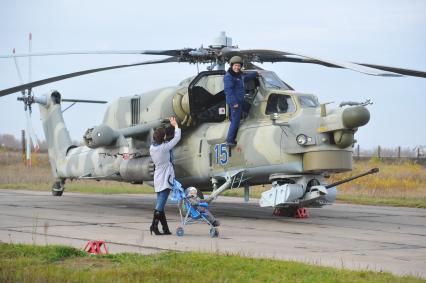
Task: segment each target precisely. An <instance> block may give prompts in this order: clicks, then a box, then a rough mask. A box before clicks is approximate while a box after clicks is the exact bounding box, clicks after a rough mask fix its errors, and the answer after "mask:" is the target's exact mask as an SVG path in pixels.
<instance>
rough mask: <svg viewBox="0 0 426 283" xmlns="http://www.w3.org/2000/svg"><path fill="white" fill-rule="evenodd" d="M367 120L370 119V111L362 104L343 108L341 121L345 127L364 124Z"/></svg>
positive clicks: (349, 127)
mask: <svg viewBox="0 0 426 283" xmlns="http://www.w3.org/2000/svg"><path fill="white" fill-rule="evenodd" d="M368 121H370V111H368V109H367V108H366V107H364V106H355V107H350V108H346V109H345V110H343V113H342V122H343V126H344V127H345V128H347V129H354V128H358V127H361V126H364V125H366V124H367V123H368Z"/></svg>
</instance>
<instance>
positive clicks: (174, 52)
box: [0, 48, 195, 58]
mask: <svg viewBox="0 0 426 283" xmlns="http://www.w3.org/2000/svg"><path fill="white" fill-rule="evenodd" d="M192 50H195V49H191V48H184V49H170V50H98V51H58V52H33V53H21V54H10V55H9V54H8V55H0V58H17V57H35V56H58V55H87V54H92V55H101V54H145V55H166V56H179V55H182V54H184V53H187V52H189V51H192Z"/></svg>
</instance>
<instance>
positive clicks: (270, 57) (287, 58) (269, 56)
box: [222, 47, 401, 77]
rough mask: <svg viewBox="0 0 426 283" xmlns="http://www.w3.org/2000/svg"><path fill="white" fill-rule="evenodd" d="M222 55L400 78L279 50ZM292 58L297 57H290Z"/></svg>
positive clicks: (234, 51) (230, 50)
mask: <svg viewBox="0 0 426 283" xmlns="http://www.w3.org/2000/svg"><path fill="white" fill-rule="evenodd" d="M222 54H223V55H224V56H225V58H226V59H229V58H230V57H231V56H234V55H238V54H239V55H242V56H244V57H246V58H247V59H248V60H249V61H254V62H260V63H264V62H272V63H273V62H295V63H311V64H320V65H324V66H326V67H333V68H343V69H349V70H352V71H356V72H360V73H364V74H367V75H373V76H383V77H400V76H401V74H399V73H394V72H389V71H386V70H384V69H379V68H377V69H376V68H374V67H369V66H367V65H360V64H357V63H351V62H344V61H337V60H329V59H321V58H317V57H313V56H310V55H303V54H300V53H294V52H283V51H279V50H267V49H247V50H239V49H234V48H226V47H225V48H224V49H223V50H222ZM292 56H297V57H296V58H295V57H292Z"/></svg>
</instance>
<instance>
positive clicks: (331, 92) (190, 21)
mask: <svg viewBox="0 0 426 283" xmlns="http://www.w3.org/2000/svg"><path fill="white" fill-rule="evenodd" d="M295 2H296V1H149V3H148V1H105V0H102V1H100V0H99V1H98V0H96V1H94V0H91V1H65V0H63V1H53V0H51V1H47V0H44V1H43V0H39V1H30V0H28V1H24V0H1V1H0V54H10V53H11V52H12V48H16V50H17V52H18V53H26V52H27V51H28V33H29V32H32V34H33V44H32V47H33V51H34V52H48V51H78V50H110V49H117V50H125V49H129V50H135V49H171V48H183V47H192V48H196V47H199V46H201V44H204V46H207V45H209V44H210V43H211V41H212V39H213V38H214V37H216V36H218V34H219V33H220V31H226V32H227V35H228V36H231V37H232V39H233V43H234V44H235V45H238V46H239V47H240V48H242V49H248V48H264V49H278V50H283V51H286V50H287V51H294V52H300V53H302V54H309V55H313V56H317V57H320V58H331V59H337V60H345V61H353V62H363V63H372V64H381V65H389V66H397V67H404V68H412V69H418V70H422V71H426V28H425V27H426V1H423V0H419V1H414V0H410V1H400V0H398V1H390V0H384V1H359V0H357V1H338V0H336V1H297V3H295ZM256 3H258V4H256ZM154 58H156V57H148V56H141V55H138V56H137V55H73V56H52V57H44V58H39V57H38V58H33V59H32V80H38V79H43V78H47V77H50V76H56V75H60V74H65V73H69V72H74V71H78V70H82V69H90V68H95V67H102V66H108V65H115V64H125V63H135V62H139V61H144V60H148V59H154ZM19 65H20V68H21V71H22V73H23V76H24V80H28V61H27V60H25V59H20V60H19ZM203 68H204V67H203ZM263 68H266V69H270V70H273V71H275V72H276V73H277V74H278V75H279V76H280V77H281V78H282V79H283V80H284V81H286V82H287V83H288V84H290V85H291V86H292V87H293V88H295V89H296V90H298V91H301V92H307V93H313V94H315V95H317V96H318V97H319V100H320V102H335V103H334V104H332V105H331V106H335V107H337V106H338V104H339V103H340V102H341V101H347V100H351V101H364V100H366V99H371V100H372V101H373V102H374V105H372V106H370V107H369V109H370V112H371V120H370V122H369V124H368V125H367V126H364V127H362V128H360V130H359V131H358V133H357V135H356V139H357V140H358V143H359V144H360V145H361V147H362V148H373V147H375V146H377V145H382V146H385V147H396V146H399V145H401V146H404V147H406V146H410V147H414V146H416V145H426V126H425V124H426V79H424V78H412V77H402V78H382V77H374V76H368V75H363V74H359V73H356V72H353V71H349V70H340V69H331V68H326V67H321V66H310V65H306V64H299V65H298V64H293V63H275V64H263ZM196 70H197V69H196V66H194V65H185V64H176V63H174V64H168V65H164V64H163V65H156V66H142V67H136V68H132V69H121V70H115V71H109V72H104V73H97V74H92V75H88V76H84V77H78V78H73V79H69V80H66V81H62V82H57V83H52V84H50V85H46V86H41V87H38V88H35V89H34V91H35V94H36V95H37V94H39V95H40V94H44V93H46V92H48V91H50V90H52V89H56V90H58V91H59V92H61V93H62V96H63V97H64V98H79V99H99V100H107V101H110V102H111V101H114V100H115V99H116V98H118V97H121V96H128V95H133V94H139V93H142V92H145V91H148V90H152V89H156V88H160V87H164V86H171V85H176V84H177V83H179V82H180V81H181V80H183V79H184V78H186V77H189V76H192V75H194V74H195V73H196ZM19 83H20V82H19V79H18V76H17V73H16V69H15V64H14V62H13V59H0V89H5V88H9V87H12V86H15V85H18V84H19ZM17 96H18V94H12V95H9V96H8V97H2V98H0V133H12V134H14V135H15V136H19V135H20V130H21V129H22V128H24V127H25V115H24V111H23V105H22V103H19V102H18V101H16V97H17ZM64 105H65V104H64ZM106 107H107V106H106V105H89V104H78V105H76V106H74V107H73V108H71V109H69V110H67V111H66V112H65V113H64V117H65V121H66V124H67V126H68V129H69V131H70V133H71V137H72V138H73V139H74V140H78V141H81V140H82V135H83V133H84V131H85V130H86V128H88V127H92V126H95V125H98V124H100V123H101V121H102V118H103V113H104V111H105V110H106ZM32 120H33V125H34V127H35V129H36V132H37V135H38V137H39V138H40V139H44V134H43V130H42V126H41V122H40V116H39V111H38V107H36V108H35V110H34V111H33V119H32Z"/></svg>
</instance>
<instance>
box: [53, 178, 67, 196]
mask: <svg viewBox="0 0 426 283" xmlns="http://www.w3.org/2000/svg"><path fill="white" fill-rule="evenodd" d="M64 190H65V180H60V181H56V182H55V183H53V186H52V195H53V196H55V197H60V196H62V194H63V193H64Z"/></svg>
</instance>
